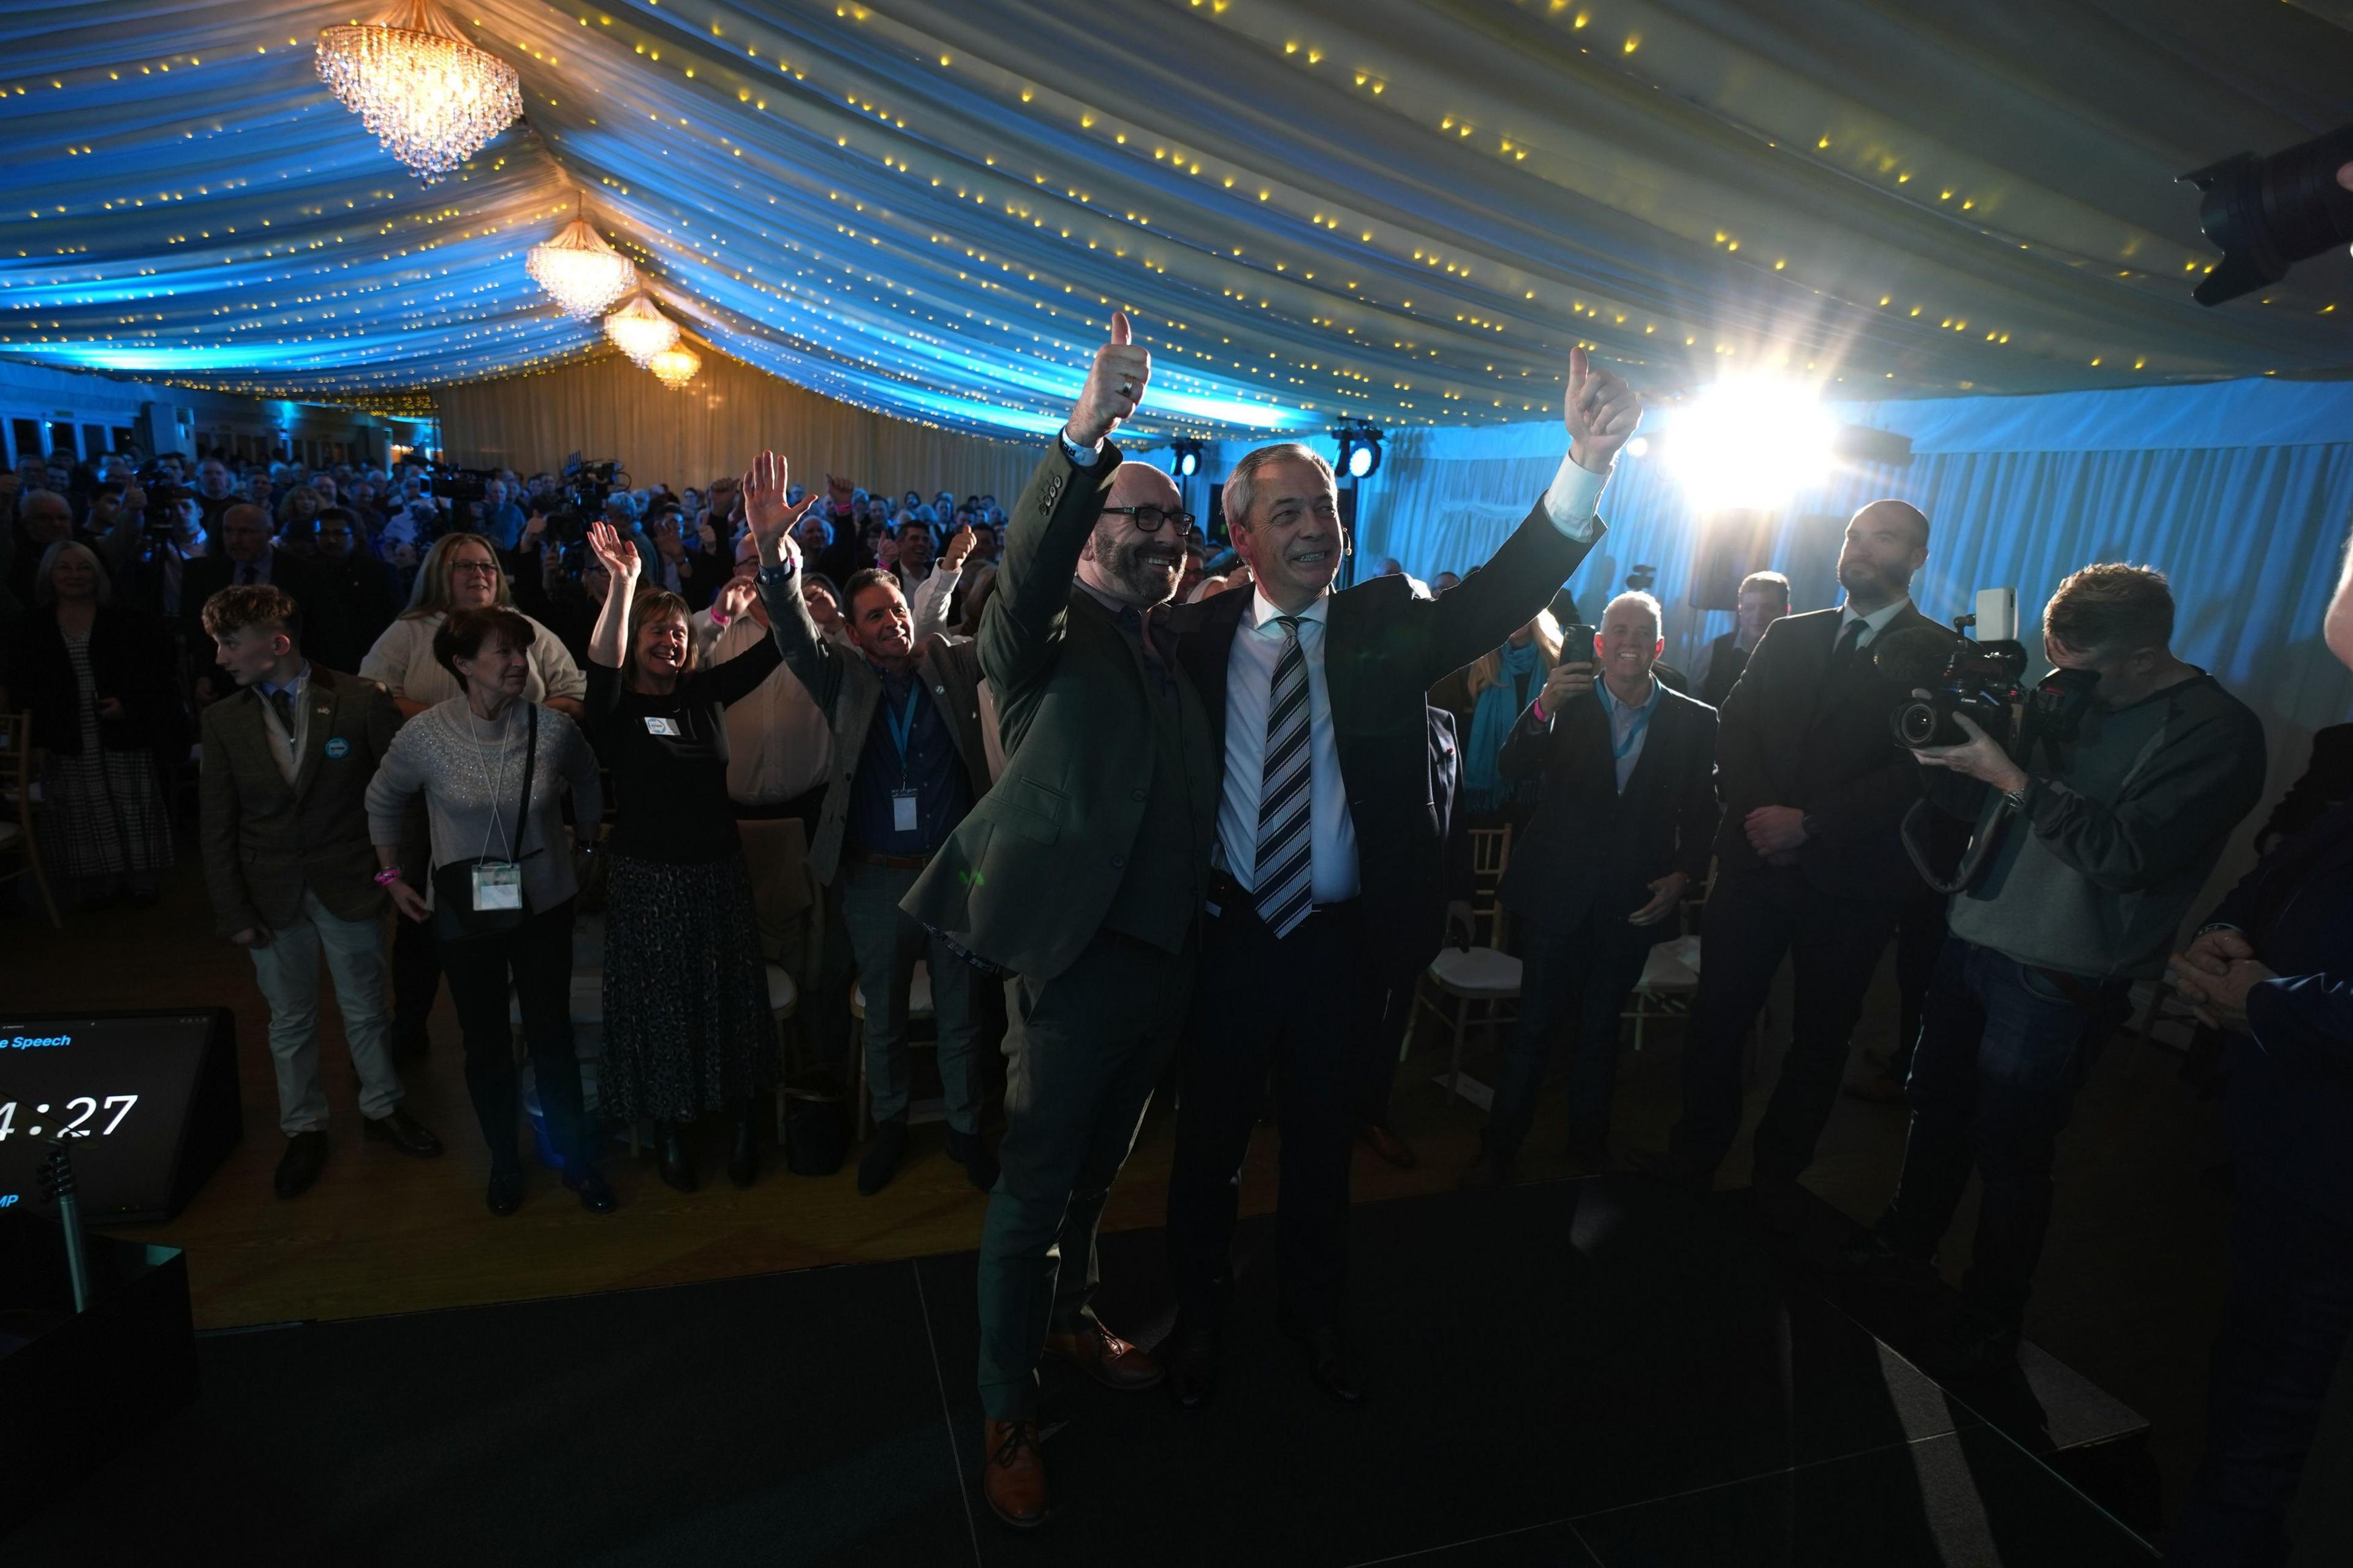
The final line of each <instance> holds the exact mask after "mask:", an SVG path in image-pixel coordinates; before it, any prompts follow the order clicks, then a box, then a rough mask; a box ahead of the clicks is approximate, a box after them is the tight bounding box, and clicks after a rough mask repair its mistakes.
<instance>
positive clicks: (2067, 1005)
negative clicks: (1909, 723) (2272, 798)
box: [1847, 564, 2263, 1374]
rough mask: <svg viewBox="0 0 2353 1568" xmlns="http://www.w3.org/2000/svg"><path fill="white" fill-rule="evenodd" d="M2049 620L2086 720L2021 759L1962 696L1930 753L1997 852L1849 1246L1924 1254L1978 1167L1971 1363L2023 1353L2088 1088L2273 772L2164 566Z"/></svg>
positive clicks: (1963, 1338) (2062, 590)
mask: <svg viewBox="0 0 2353 1568" xmlns="http://www.w3.org/2000/svg"><path fill="white" fill-rule="evenodd" d="M2042 627H2043V637H2042V644H2043V651H2044V652H2045V654H2047V655H2048V656H2049V658H2050V659H2051V662H2052V664H2053V665H2055V666H2057V667H2058V669H2059V671H2060V672H2061V673H2062V679H2064V672H2067V671H2076V672H2081V673H2080V674H2079V675H2077V676H2076V677H2075V678H2074V679H2073V688H2074V689H2079V690H2080V689H2083V687H2084V685H2086V684H2088V685H2089V698H2088V701H2087V702H2085V703H2084V710H2083V711H2082V714H2081V717H2080V720H2079V721H2077V723H2076V724H2075V733H2074V735H2073V737H2072V739H2070V738H2067V737H2066V736H2065V735H2064V734H2063V731H2062V733H2060V734H2058V735H2052V736H2049V737H2047V740H2048V742H2049V743H2044V744H2036V743H2034V742H2035V736H2034V734H2033V732H2032V731H2031V730H2028V731H2022V732H2021V741H2022V742H2024V743H2022V744H2021V746H2020V751H2021V755H2020V756H2018V757H2013V756H2012V755H2011V754H2010V752H2009V751H2008V750H2006V749H2005V748H2004V746H2003V745H2002V744H2001V743H2000V742H1999V741H1997V740H1996V739H1994V738H1993V737H1991V736H1989V735H1988V734H1987V733H1986V731H1984V730H1983V729H1982V728H1981V727H1980V726H1979V725H1978V724H1977V723H1976V722H1974V721H1971V720H1970V719H1969V718H1968V716H1967V715H1966V714H1964V713H1956V714H1955V715H1954V723H1955V725H1956V727H1957V730H1958V731H1959V732H1961V733H1963V734H1965V735H1966V736H1967V737H1968V739H1967V740H1966V741H1965V742H1962V743H1960V744H1957V745H1946V746H1926V747H1923V748H1921V749H1920V750H1919V751H1918V752H1917V755H1918V757H1919V760H1920V762H1921V763H1922V764H1923V765H1924V766H1925V767H1927V768H1931V769H1936V770H1941V771H1942V776H1940V777H1939V778H1938V779H1937V780H1936V783H1935V784H1934V787H1933V788H1932V792H1931V793H1932V797H1933V798H1934V799H1935V800H1936V804H1937V805H1940V806H1943V807H1944V808H1945V809H1947V810H1950V811H1952V812H1954V814H1955V815H1957V816H1969V817H1973V818H1974V819H1975V820H1976V822H1977V833H1978V842H1977V844H1975V845H1973V846H1972V862H1973V863H1976V864H1978V869H1977V870H1976V872H1975V874H1974V875H1972V876H1970V877H1969V879H1968V883H1967V885H1966V886H1964V887H1962V888H1961V889H1959V890H1958V891H1957V892H1956V893H1955V894H1954V896H1953V901H1952V907H1951V916H1950V920H1951V932H1952V934H1951V937H1950V939H1949V940H1948V941H1947V942H1946V944H1945V951H1944V953H1943V955H1942V956H1941V957H1940V958H1939V959H1938V961H1937V967H1936V978H1935V979H1934V981H1933V982H1932V983H1931V984H1930V988H1929V994H1928V1001H1927V1006H1926V1017H1925V1019H1924V1022H1923V1024H1922V1026H1921V1032H1920V1041H1919V1046H1918V1047H1917V1050H1916V1052H1915V1056H1914V1058H1913V1064H1912V1076H1911V1079H1910V1081H1909V1085H1908V1093H1909V1098H1910V1101H1911V1106H1912V1123H1911V1131H1910V1134H1909V1137H1908V1140H1907V1142H1906V1143H1905V1151H1904V1170H1903V1173H1902V1175H1901V1176H1900V1177H1899V1178H1898V1180H1897V1184H1896V1189H1895V1195H1894V1199H1893V1201H1892V1202H1891V1203H1890V1204H1889V1205H1888V1209H1887V1213H1886V1215H1885V1216H1884V1217H1883V1218H1882V1219H1881V1220H1880V1222H1879V1226H1878V1227H1877V1229H1876V1230H1875V1231H1874V1232H1873V1234H1872V1235H1871V1236H1870V1237H1867V1238H1865V1239H1864V1240H1863V1241H1862V1242H1860V1243H1858V1244H1856V1246H1855V1247H1853V1248H1852V1249H1850V1251H1849V1253H1848V1255H1847V1261H1848V1263H1849V1265H1850V1266H1851V1267H1854V1268H1862V1269H1865V1270H1869V1271H1877V1272H1884V1273H1890V1274H1894V1275H1898V1276H1901V1275H1904V1274H1907V1273H1916V1272H1918V1271H1919V1270H1921V1269H1923V1268H1925V1267H1926V1264H1927V1263H1928V1261H1929V1259H1930V1258H1932V1257H1933V1256H1934V1254H1935V1252H1936V1246H1937V1244H1938V1243H1939V1242H1940V1241H1941V1240H1942V1239H1943V1237H1944V1235H1945V1232H1946V1230H1947V1228H1948V1227H1949V1226H1951V1224H1952V1220H1953V1213H1954V1210H1955V1209H1956V1208H1957V1206H1958V1205H1959V1204H1960V1200H1961V1192H1962V1189H1963V1187H1965V1186H1966V1185H1967V1184H1968V1177H1969V1170H1970V1167H1971V1165H1972V1164H1974V1165H1975V1166H1976V1168H1977V1170H1978V1174H1979V1175H1980V1176H1981V1177H1982V1178H1983V1180H1984V1184H1985V1193H1984V1198H1983V1202H1982V1205H1981V1207H1980V1209H1979V1211H1978V1229H1977V1240H1976V1244H1975V1247H1974V1249H1973V1252H1972V1258H1971V1263H1970V1267H1969V1271H1968V1276H1967V1278H1966V1279H1964V1280H1963V1281H1962V1285H1961V1298H1962V1299H1961V1303H1960V1307H1959V1310H1958V1311H1957V1315H1956V1318H1955V1320H1954V1321H1953V1324H1952V1327H1951V1335H1950V1339H1949V1341H1948V1342H1947V1345H1946V1346H1945V1356H1946V1361H1947V1370H1949V1371H1951V1372H1953V1373H1959V1374H1968V1373H1979V1372H1988V1371H1992V1370H1994V1369H1996V1368H1999V1367H2001V1366H2003V1365H2006V1364H2008V1363H2010V1361H2011V1358H2012V1356H2013V1354H2014V1352H2015V1351H2016V1349H2017V1344H2018V1339H2019V1330H2020V1325H2021V1321H2022V1320H2023V1318H2024V1315H2025V1310H2026V1299H2027V1290H2028V1286H2029V1282H2030V1281H2031V1278H2032V1276H2033V1273H2034V1267H2035V1264H2036V1261H2037V1260H2038V1259H2039V1258H2040V1257H2041V1255H2042V1238H2043V1235H2044V1232H2045V1231H2046V1230H2047V1229H2048V1227H2049V1226H2050V1221H2051V1201H2052V1199H2051V1194H2052V1187H2051V1166H2052V1151H2053V1148H2054V1145H2055V1143H2056V1142H2057V1139H2058V1136H2059V1133H2060V1132H2061V1131H2063V1130H2064V1128H2065V1127H2066V1125H2067V1121H2068V1119H2069V1117H2070V1115H2071V1114H2072V1112H2073V1106H2074V1100H2075V1094H2076V1091H2077V1090H2078V1089H2081V1088H2082V1087H2083V1083H2084V1077H2085V1075H2086V1073H2087V1072H2088V1071H2089V1069H2090V1068H2091V1065H2092V1062H2093V1060H2094V1058H2095V1057H2096V1056H2097V1055H2098V1052H2099V1049H2100V1047H2101V1046H2102V1044H2103V1043H2104V1042H2105V1039H2106V1037H2107V1036H2108V1034H2109V1032H2110V1031H2111V1030H2112V1029H2114V1027H2115V1026H2116V1024H2118V1023H2119V1022H2121V1021H2122V1020H2123V1018H2124V1017H2125V1016H2126V1012H2127V1011H2128V1001H2127V997H2128V994H2129V992H2130V991H2131V988H2132V985H2133V983H2134V982H2135V981H2139V980H2149V979H2154V978H2156V977H2157V976H2158V975H2159V974H2161V973H2164V970H2165V956H2166V953H2167V952H2168V950H2169V949H2170V948H2171V947H2172V945H2173V941H2174V937H2175V934H2176V933H2177V931H2179V928H2180V924H2181V921H2182V917H2183V916H2184V915H2186V914H2187V913H2188V912H2189V904H2190V900H2193V899H2195V898H2196V897H2197V896H2198V891H2199V889H2200V887H2201V886H2203V884H2204V883H2205V880H2206V878H2207V876H2208V874H2209V873H2210V872H2211V871H2212V870H2213V868H2214V862H2215V861H2216V859H2217V858H2220V857H2221V852H2222V845H2223V841H2224V840H2225V839H2227V838H2228V837H2230V833H2231V830H2232V827H2233V826H2236V825H2237V823H2238V821H2239V819H2240V818H2241V817H2242V816H2245V815H2246V814H2247V813H2248V812H2249V811H2250V810H2252V809H2253V806H2254V804H2255V801H2256V799H2257V798H2258V797H2259V796H2260V795H2262V794H2263V726H2262V725H2261V724H2260V723H2259V722H2258V721H2257V720H2256V718H2255V716H2254V714H2253V712H2252V711H2250V710H2248V708H2247V707H2246V706H2245V705H2244V704H2243V703H2242V702H2240V701H2239V700H2237V699H2236V698H2234V697H2232V696H2231V695H2230V693H2228V692H2226V691H2224V690H2223V689H2222V688H2221V686H2220V685H2218V684H2217V683H2216V682H2215V680H2214V679H2213V678H2212V677H2211V676H2210V675H2208V674H2206V673H2205V672H2204V671H2203V670H2200V669H2199V668H2197V667H2196V666H2194V665H2190V664H2186V663H2184V662H2182V661H2181V660H2180V659H2179V658H2175V657H2174V656H2173V653H2172V652H2171V650H2170V649H2169V648H2168V646H2167V644H2168V639H2169V638H2170V637H2171V636H2172V633H2173V595H2172V593H2171V592H2170V591H2169V590H2168V587H2167V585H2166V581H2165V578H2164V576H2163V574H2160V573H2158V572H2156V571H2153V570H2151V569H2149V568H2147V567H2143V566H2126V565H2119V564H2106V565H2097V566H2086V567H2084V569H2083V570H2082V571H2080V572H2077V573H2075V574H2073V576H2071V577H2069V578H2068V579H2067V580H2066V581H2065V582H2063V583H2062V584H2060V585H2059V591H2058V592H2057V593H2056V594H2054V595H2052V598H2051V603H2050V605H2049V606H2048V607H2047V608H2046V609H2045V610H2044V611H2043V616H2042ZM2086 677H2088V678H2090V679H2089V681H2088V682H2087V681H2086V680H2085V678H2086ZM1989 835H1991V836H1994V837H1992V838H1991V839H1990V840H1989V839H1988V836H1989ZM1989 843H1990V847H1989V849H1987V848H1986V846H1987V845H1988V844H1989ZM1981 850H1983V851H1984V858H1983V859H1982V861H1981V862H1978V861H1977V856H1978V853H1979V852H1980V851H1981Z"/></svg>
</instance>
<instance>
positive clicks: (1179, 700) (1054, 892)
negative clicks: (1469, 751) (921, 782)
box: [901, 443, 1421, 981]
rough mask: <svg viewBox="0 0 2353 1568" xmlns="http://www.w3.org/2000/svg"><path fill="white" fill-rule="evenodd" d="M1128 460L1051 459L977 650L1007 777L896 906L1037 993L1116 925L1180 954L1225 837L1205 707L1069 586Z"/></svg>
mask: <svg viewBox="0 0 2353 1568" xmlns="http://www.w3.org/2000/svg"><path fill="white" fill-rule="evenodd" d="M1120 462H1121V458H1120V454H1119V449H1118V448H1117V447H1113V446H1111V445H1109V444H1108V443H1106V444H1105V446H1104V449H1103V457H1102V458H1101V459H1100V460H1098V461H1097V462H1096V463H1095V464H1094V466H1093V467H1092V468H1077V467H1075V466H1074V465H1073V464H1072V463H1071V460H1070V459H1069V458H1067V457H1065V456H1064V455H1063V454H1062V452H1061V450H1060V447H1059V446H1057V447H1054V448H1052V449H1050V450H1049V451H1048V452H1047V453H1046V455H1045V457H1044V458H1041V459H1040V460H1039V464H1038V467H1037V468H1036V470H1035V471H1034V472H1033V473H1032V474H1031V475H1030V477H1029V486H1028V487H1027V488H1026V489H1024V490H1023V492H1022V495H1021V500H1019V502H1018V503H1017V504H1016V505H1015V507H1014V509H1013V519H1012V522H1011V524H1010V525H1009V527H1008V536H1007V539H1006V547H1005V560H1004V563H1003V564H1002V566H1001V567H1000V568H999V570H998V574H997V593H996V595H994V596H993V597H992V598H991V599H990V600H989V603H988V611H987V615H985V616H983V617H982V619H981V627H980V638H979V648H980V662H981V668H983V669H984V670H986V671H987V675H988V679H989V681H990V684H991V686H992V687H993V689H995V691H996V694H997V715H998V721H999V727H1000V730H1001V732H1002V738H1003V741H1004V751H1005V769H1004V772H1003V773H1002V775H1001V776H1000V777H999V778H998V779H997V784H996V787H995V788H993V789H991V790H990V791H989V792H988V793H987V795H983V796H982V797H981V798H980V800H979V801H978V802H977V803H976V804H975V805H974V806H973V809H972V811H971V812H970V814H969V815H967V816H965V819H964V821H963V822H962V823H960V824H959V825H958V826H957V827H956V830H955V832H954V833H952V834H950V835H949V836H948V840H947V842H946V843H945V844H944V845H943V846H942V847H941V848H940V850H939V852H938V853H937V854H936V855H934V857H933V858H932V863H931V865H930V866H928V867H926V868H924V871H923V876H922V877H921V878H920V879H918V880H917V881H916V883H915V887H914V889H913V891H912V892H910V893H909V894H908V895H907V897H906V899H905V900H904V901H903V902H902V906H901V907H902V908H903V909H904V910H906V911H907V912H908V913H909V914H910V915H913V917H914V918H915V919H916V920H918V921H922V922H923V924H924V925H927V926H930V927H931V928H933V929H934V930H935V931H944V932H945V933H946V934H947V935H948V937H950V938H951V939H952V940H954V941H955V942H957V943H958V944H959V945H961V946H963V947H965V948H966V949H968V950H970V951H971V952H976V953H977V954H979V955H980V956H981V957H982V958H984V959H987V960H988V961H990V962H991V963H997V964H1001V965H1003V966H1004V967H1006V968H1008V969H1011V970H1013V971H1015V972H1016V973H1019V974H1021V975H1023V976H1025V977H1027V978H1029V979H1031V980H1039V981H1042V980H1050V979H1052V978H1053V977H1054V976H1055V975H1058V974H1060V973H1062V972H1063V971H1064V970H1066V969H1068V968H1069V967H1070V966H1071V963H1073V962H1075V961H1076V960H1077V958H1078V956H1079V954H1080V953H1082V952H1084V951H1085V950H1086V947H1087V944H1088V943H1089V942H1092V941H1093V940H1094V939H1095V935H1096V933H1097V932H1098V931H1103V930H1104V929H1105V927H1106V923H1107V922H1116V927H1115V929H1118V930H1120V931H1124V933H1125V934H1128V935H1130V936H1134V937H1135V938H1137V939H1138V940H1140V941H1144V942H1147V943H1149V944H1151V945H1155V946H1159V947H1163V948H1165V949H1166V950H1167V951H1170V952H1176V951H1178V950H1179V949H1181V948H1182V946H1183V945H1184V941H1185V938H1186V935H1187V932H1188V931H1190V930H1191V925H1192V922H1193V921H1195V920H1197V919H1198V916H1199V913H1200V909H1201V902H1202V899H1203V896H1204V894H1205V892H1206V889H1207V884H1208V855H1209V846H1210V844H1211V842H1212V841H1213V840H1214V838H1215V837H1216V832H1217V815H1218V782H1217V781H1218V772H1217V768H1218V757H1219V752H1218V751H1217V750H1216V749H1215V747H1214V745H1213V744H1212V742H1211V737H1210V731H1209V729H1208V720H1207V717H1206V716H1205V714H1204V713H1203V711H1202V704H1201V698H1200V696H1199V695H1198V693H1197V692H1196V691H1195V689H1194V687H1193V683H1192V682H1191V681H1190V680H1189V679H1187V678H1186V676H1185V673H1184V671H1183V670H1182V669H1181V668H1175V669H1171V670H1169V671H1168V672H1167V679H1169V680H1170V681H1171V683H1172V686H1173V690H1172V691H1171V692H1170V693H1169V694H1168V695H1166V696H1164V695H1162V693H1161V691H1160V688H1159V685H1158V682H1157V679H1155V676H1154V675H1153V673H1152V671H1151V669H1150V668H1148V667H1147V666H1146V664H1145V658H1144V655H1143V653H1142V652H1141V651H1140V650H1139V649H1138V648H1137V647H1136V646H1135V645H1134V643H1133V642H1131V641H1130V640H1129V638H1128V637H1127V635H1126V634H1125V633H1124V632H1123V631H1122V630H1121V628H1120V625H1119V622H1118V621H1117V620H1116V619H1115V618H1114V617H1113V616H1112V615H1111V614H1110V613H1109V612H1108V611H1106V610H1104V609H1103V606H1102V605H1100V604H1098V603H1097V602H1096V601H1095V600H1094V599H1093V597H1092V595H1089V594H1088V593H1087V592H1086V591H1085V590H1084V589H1083V588H1082V587H1079V586H1078V585H1077V584H1076V582H1075V578H1076V576H1077V573H1078V566H1079V553H1080V552H1081V551H1082V549H1083V548H1084V547H1085V545H1086V542H1087V537H1088V535H1089V534H1091V533H1092V531H1094V525H1095V520H1096V519H1097V518H1098V517H1099V516H1101V515H1102V512H1103V501H1104V498H1105V497H1106V496H1108V495H1109V493H1110V490H1111V485H1112V480H1113V478H1114V477H1115V476H1116V475H1117V473H1118V471H1119V465H1120ZM1164 646H1165V645H1164ZM1420 729H1421V722H1420V719H1419V712H1418V711H1417V715H1416V719H1415V731H1416V734H1417V736H1419V732H1420ZM1155 807H1157V809H1155ZM1147 829H1148V830H1147Z"/></svg>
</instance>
